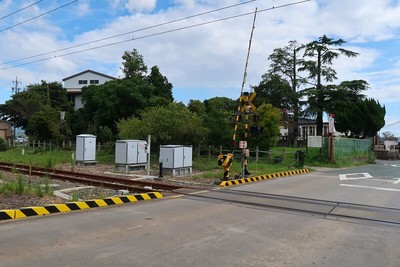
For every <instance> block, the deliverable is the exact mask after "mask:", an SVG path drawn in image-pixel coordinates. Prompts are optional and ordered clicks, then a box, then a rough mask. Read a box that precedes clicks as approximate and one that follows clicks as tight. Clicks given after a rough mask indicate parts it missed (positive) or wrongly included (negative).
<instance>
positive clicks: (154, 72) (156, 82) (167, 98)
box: [147, 66, 174, 105]
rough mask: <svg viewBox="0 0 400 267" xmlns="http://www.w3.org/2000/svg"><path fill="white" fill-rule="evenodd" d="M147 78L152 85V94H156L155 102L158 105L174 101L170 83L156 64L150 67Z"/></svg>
mask: <svg viewBox="0 0 400 267" xmlns="http://www.w3.org/2000/svg"><path fill="white" fill-rule="evenodd" d="M147 80H148V82H149V83H150V84H152V85H153V86H154V89H155V90H154V94H155V95H156V96H157V102H158V103H159V104H160V105H166V104H168V103H170V102H173V101H174V98H173V97H172V84H171V83H170V82H168V79H167V77H165V76H163V75H162V74H161V72H160V69H159V68H158V67H157V66H153V67H151V70H150V74H149V75H148V76H147Z"/></svg>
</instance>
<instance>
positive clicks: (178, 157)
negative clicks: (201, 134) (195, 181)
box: [160, 145, 193, 169]
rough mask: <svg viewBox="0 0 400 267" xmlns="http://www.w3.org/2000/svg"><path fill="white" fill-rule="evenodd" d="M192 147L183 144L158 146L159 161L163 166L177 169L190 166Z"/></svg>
mask: <svg viewBox="0 0 400 267" xmlns="http://www.w3.org/2000/svg"><path fill="white" fill-rule="evenodd" d="M192 156H193V152H192V147H191V146H183V145H162V146H160V162H161V163H162V164H163V168H166V169H179V168H188V167H192Z"/></svg>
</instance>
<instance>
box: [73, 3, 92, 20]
mask: <svg viewBox="0 0 400 267" xmlns="http://www.w3.org/2000/svg"><path fill="white" fill-rule="evenodd" d="M76 10H77V12H76V15H78V16H81V17H82V16H85V15H88V14H90V12H91V8H90V5H89V3H88V2H87V1H82V2H79V3H78V7H77V8H76Z"/></svg>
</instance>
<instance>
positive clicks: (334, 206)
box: [181, 190, 400, 227]
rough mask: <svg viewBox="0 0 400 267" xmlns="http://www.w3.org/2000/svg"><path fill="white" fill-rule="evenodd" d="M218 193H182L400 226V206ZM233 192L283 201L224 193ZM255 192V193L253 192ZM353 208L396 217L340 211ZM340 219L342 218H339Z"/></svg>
mask: <svg viewBox="0 0 400 267" xmlns="http://www.w3.org/2000/svg"><path fill="white" fill-rule="evenodd" d="M213 192H216V193H217V194H221V196H207V195H201V194H190V193H181V194H182V195H186V196H189V197H193V198H203V199H208V200H209V199H211V200H217V201H223V202H227V203H233V204H239V205H243V206H250V207H251V206H253V207H255V208H260V209H261V208H267V209H271V210H278V211H287V212H295V213H300V214H309V215H317V216H321V218H323V219H326V220H339V218H340V219H347V220H349V221H352V222H354V221H355V222H369V223H378V224H387V225H393V226H396V227H397V226H400V209H399V208H392V207H380V206H373V205H365V204H356V203H349V202H340V201H330V200H320V199H312V198H302V197H292V196H285V195H277V194H268V193H256V192H249V191H240V190H238V191H236V190H213ZM229 193H233V194H235V195H247V196H253V197H259V195H262V199H265V200H282V203H278V204H277V203H275V204H274V203H256V202H251V201H250V200H240V199H237V198H234V199H232V198H226V197H224V196H223V195H224V194H225V195H226V194H229ZM252 193H253V194H252ZM284 201H286V202H289V203H295V204H299V203H300V202H301V203H303V204H311V205H314V206H317V207H319V208H321V210H318V208H315V207H314V208H308V209H307V208H304V207H301V205H299V206H297V207H296V205H293V206H291V205H287V203H286V204H285V203H284ZM322 207H326V208H327V209H329V210H328V211H323V209H322ZM341 208H343V209H346V208H348V209H352V210H354V213H357V212H358V211H367V212H368V211H369V212H371V213H372V214H374V212H375V215H376V214H380V215H382V214H383V213H384V214H386V215H388V214H389V215H395V216H396V218H395V219H386V218H374V217H373V216H372V217H366V216H364V217H363V216H357V215H352V214H344V213H340V209H341ZM339 221H340V220H339Z"/></svg>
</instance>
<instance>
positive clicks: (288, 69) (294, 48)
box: [268, 40, 306, 146]
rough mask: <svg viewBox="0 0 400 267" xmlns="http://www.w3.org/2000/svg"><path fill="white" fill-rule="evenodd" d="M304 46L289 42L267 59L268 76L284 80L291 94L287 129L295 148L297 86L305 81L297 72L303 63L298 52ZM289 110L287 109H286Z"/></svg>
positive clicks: (297, 114)
mask: <svg viewBox="0 0 400 267" xmlns="http://www.w3.org/2000/svg"><path fill="white" fill-rule="evenodd" d="M303 47H304V46H303V45H302V44H299V43H298V42H297V41H295V40H292V41H289V43H288V45H287V46H285V47H283V48H276V49H274V51H273V52H272V54H271V55H270V56H269V57H268V59H269V60H271V65H270V68H269V73H270V74H278V75H280V76H282V77H284V79H286V80H287V81H288V82H289V84H290V87H291V89H292V92H291V93H290V94H288V93H286V94H287V95H288V97H287V98H288V100H289V101H290V107H291V110H292V111H293V127H292V129H289V131H290V132H292V133H293V145H294V146H297V136H298V121H299V112H300V107H299V97H300V96H299V94H298V93H297V92H298V89H299V86H301V85H303V84H304V83H305V82H306V80H305V79H304V78H300V76H299V74H298V72H299V69H300V67H301V65H302V63H303V59H302V57H301V56H300V55H299V52H300V50H301V49H302V48H303ZM288 108H289V107H288Z"/></svg>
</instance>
